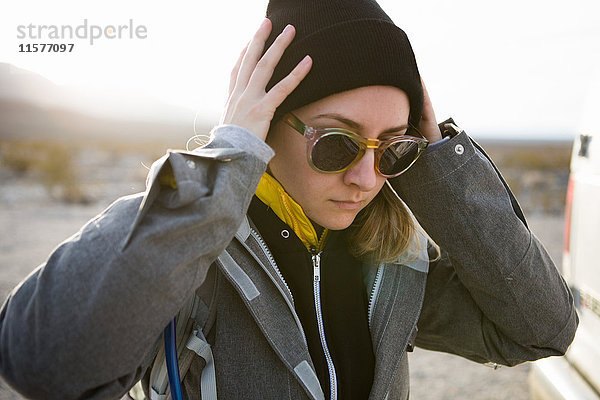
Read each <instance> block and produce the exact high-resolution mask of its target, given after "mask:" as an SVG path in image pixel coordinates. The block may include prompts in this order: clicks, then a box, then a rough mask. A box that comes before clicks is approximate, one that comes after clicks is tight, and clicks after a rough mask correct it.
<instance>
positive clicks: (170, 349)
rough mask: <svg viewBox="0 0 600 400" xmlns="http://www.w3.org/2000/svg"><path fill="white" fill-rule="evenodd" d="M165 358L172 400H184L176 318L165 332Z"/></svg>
mask: <svg viewBox="0 0 600 400" xmlns="http://www.w3.org/2000/svg"><path fill="white" fill-rule="evenodd" d="M164 337H165V358H166V362H167V374H168V375H169V388H170V389H171V398H172V400H183V393H182V391H181V378H180V377H179V362H178V361H177V342H176V340H175V318H173V320H171V322H170V323H169V325H167V327H166V328H165V331H164Z"/></svg>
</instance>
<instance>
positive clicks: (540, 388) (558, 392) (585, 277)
mask: <svg viewBox="0 0 600 400" xmlns="http://www.w3.org/2000/svg"><path fill="white" fill-rule="evenodd" d="M597 86H600V85H597ZM595 89H598V90H595V92H596V93H600V87H599V88H595ZM597 96H598V97H597V99H596V100H597V101H590V102H588V107H589V108H588V109H587V110H586V113H585V118H588V120H587V121H586V122H584V124H583V129H582V131H581V135H580V136H579V137H578V138H576V139H575V142H574V145H573V153H572V156H571V175H570V178H569V188H568V191H567V203H566V209H565V232H564V233H565V242H564V244H565V246H564V250H563V267H562V268H563V269H562V272H563V275H564V276H565V278H566V280H567V282H568V284H569V286H570V287H571V290H572V291H573V295H574V297H575V305H576V306H577V311H578V314H579V319H580V321H579V328H578V330H577V334H576V336H575V340H574V341H573V344H572V345H571V347H570V348H569V350H568V351H567V354H566V355H565V357H551V358H547V359H543V360H540V361H537V362H535V363H534V364H533V368H532V370H531V374H530V377H529V378H530V390H531V398H532V399H534V400H538V399H544V400H546V399H566V400H576V399H577V400H579V399H594V400H599V399H600V125H598V123H597V122H596V121H594V119H595V120H598V117H600V94H598V95H597ZM590 100H591V99H590Z"/></svg>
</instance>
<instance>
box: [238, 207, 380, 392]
mask: <svg viewBox="0 0 600 400" xmlns="http://www.w3.org/2000/svg"><path fill="white" fill-rule="evenodd" d="M249 215H250V218H251V219H252V222H253V223H254V224H255V225H256V227H257V228H258V230H259V232H260V234H261V235H262V237H263V238H264V240H265V242H266V243H267V246H268V247H269V250H270V251H271V253H272V254H273V258H274V259H275V262H276V263H277V266H278V267H279V270H280V271H281V273H282V275H283V277H284V279H285V281H286V283H287V285H288V286H289V288H290V290H291V291H292V295H293V296H294V306H295V309H296V313H297V314H298V317H299V318H300V322H301V323H302V326H303V328H304V333H305V334H306V338H307V341H308V350H309V352H310V355H311V358H312V361H313V363H314V365H315V368H316V372H317V376H318V378H319V381H320V382H321V387H322V388H323V391H324V393H325V397H326V398H330V394H329V391H330V387H329V372H328V368H327V361H326V359H325V353H324V351H323V348H322V347H321V340H320V337H319V330H318V327H317V318H316V313H315V303H314V293H313V266H312V257H311V254H310V252H309V251H308V250H307V249H306V247H305V246H304V244H303V243H302V241H301V240H300V238H298V236H296V234H295V233H294V231H293V230H292V228H290V227H289V226H288V225H287V224H286V223H284V222H283V221H281V219H279V217H278V216H277V215H276V214H275V213H274V212H273V211H272V210H271V209H270V208H269V207H268V206H266V205H265V204H264V203H263V202H262V201H260V200H259V199H258V198H257V197H256V196H255V197H254V198H253V199H252V202H251V203H250V208H249ZM284 231H287V233H286V232H284ZM282 232H283V233H282ZM321 309H322V313H323V322H324V325H325V336H326V339H327V345H328V347H329V351H330V353H331V356H332V358H333V363H334V365H335V370H336V374H337V383H338V399H341V400H348V399H367V398H368V397H369V392H370V390H371V386H372V384H373V372H374V367H375V356H374V354H373V347H372V344H371V335H370V332H369V322H368V317H367V313H368V296H367V293H366V290H365V287H364V283H363V275H362V268H361V263H360V261H359V260H358V259H356V258H354V257H353V256H352V255H350V254H349V253H348V250H347V244H346V241H345V232H344V231H331V232H330V233H329V237H328V239H327V242H326V244H325V247H324V249H323V252H322V253H321Z"/></svg>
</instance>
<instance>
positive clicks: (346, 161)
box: [311, 134, 360, 172]
mask: <svg viewBox="0 0 600 400" xmlns="http://www.w3.org/2000/svg"><path fill="white" fill-rule="evenodd" d="M359 151H360V146H359V145H358V143H357V142H356V141H355V140H354V139H352V138H351V137H349V136H346V135H342V134H328V135H325V136H323V137H321V138H320V139H319V140H318V141H317V143H315V145H314V147H313V149H312V153H311V158H312V163H313V165H314V166H315V167H317V168H318V169H320V170H321V171H325V172H335V171H340V170H343V169H344V168H346V167H347V166H348V165H350V164H351V163H352V161H354V159H355V158H356V155H357V154H358V152H359Z"/></svg>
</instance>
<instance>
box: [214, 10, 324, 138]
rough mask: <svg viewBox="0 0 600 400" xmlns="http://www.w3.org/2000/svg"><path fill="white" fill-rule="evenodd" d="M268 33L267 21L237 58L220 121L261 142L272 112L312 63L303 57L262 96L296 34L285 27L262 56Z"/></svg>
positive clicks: (269, 28) (292, 28) (291, 29)
mask: <svg viewBox="0 0 600 400" xmlns="http://www.w3.org/2000/svg"><path fill="white" fill-rule="evenodd" d="M271 29H272V26H271V21H269V20H268V19H265V20H264V21H263V23H262V24H261V26H260V27H259V28H258V30H257V31H256V33H255V34H254V37H253V38H252V40H251V41H250V43H249V44H248V45H247V46H246V48H245V49H244V50H242V53H241V54H240V56H239V57H238V60H237V62H236V64H235V66H234V67H233V70H232V71H231V75H230V81H229V96H228V99H227V103H226V105H225V110H224V113H223V115H222V117H221V121H220V123H221V124H233V125H238V126H242V127H244V128H246V129H248V130H249V131H251V132H253V133H254V134H255V135H256V136H257V137H259V138H261V139H263V140H264V139H265V138H266V136H267V133H268V130H269V126H270V123H271V120H272V118H273V115H274V113H275V110H276V108H277V107H279V105H281V103H282V102H283V101H284V100H285V98H286V97H287V96H289V94H290V93H291V92H292V91H293V90H294V89H295V88H296V87H297V86H298V85H299V84H300V82H301V81H302V79H304V77H306V75H307V74H308V72H309V70H310V68H311V66H312V59H311V58H310V57H308V56H307V57H305V58H304V59H303V60H302V61H301V62H300V63H298V65H296V67H295V68H294V69H293V70H292V71H291V72H290V73H289V74H288V75H287V76H286V77H285V78H283V79H282V80H281V81H279V82H278V83H277V84H276V85H275V86H273V87H272V88H271V90H269V92H268V93H266V86H267V84H268V82H269V81H270V79H271V77H272V76H273V72H274V70H275V67H276V66H277V64H278V63H279V61H280V60H281V57H282V55H283V53H284V51H285V49H286V48H287V47H288V46H289V45H290V43H291V42H292V40H293V39H294V35H295V32H296V30H295V28H294V27H293V26H291V25H288V26H287V27H286V28H285V29H284V30H283V32H281V33H280V34H279V35H278V36H277V37H276V38H275V40H274V41H273V43H272V44H271V45H270V46H269V48H268V49H267V50H266V51H265V53H264V54H263V49H264V47H265V43H266V41H267V39H268V37H269V35H270V33H271Z"/></svg>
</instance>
